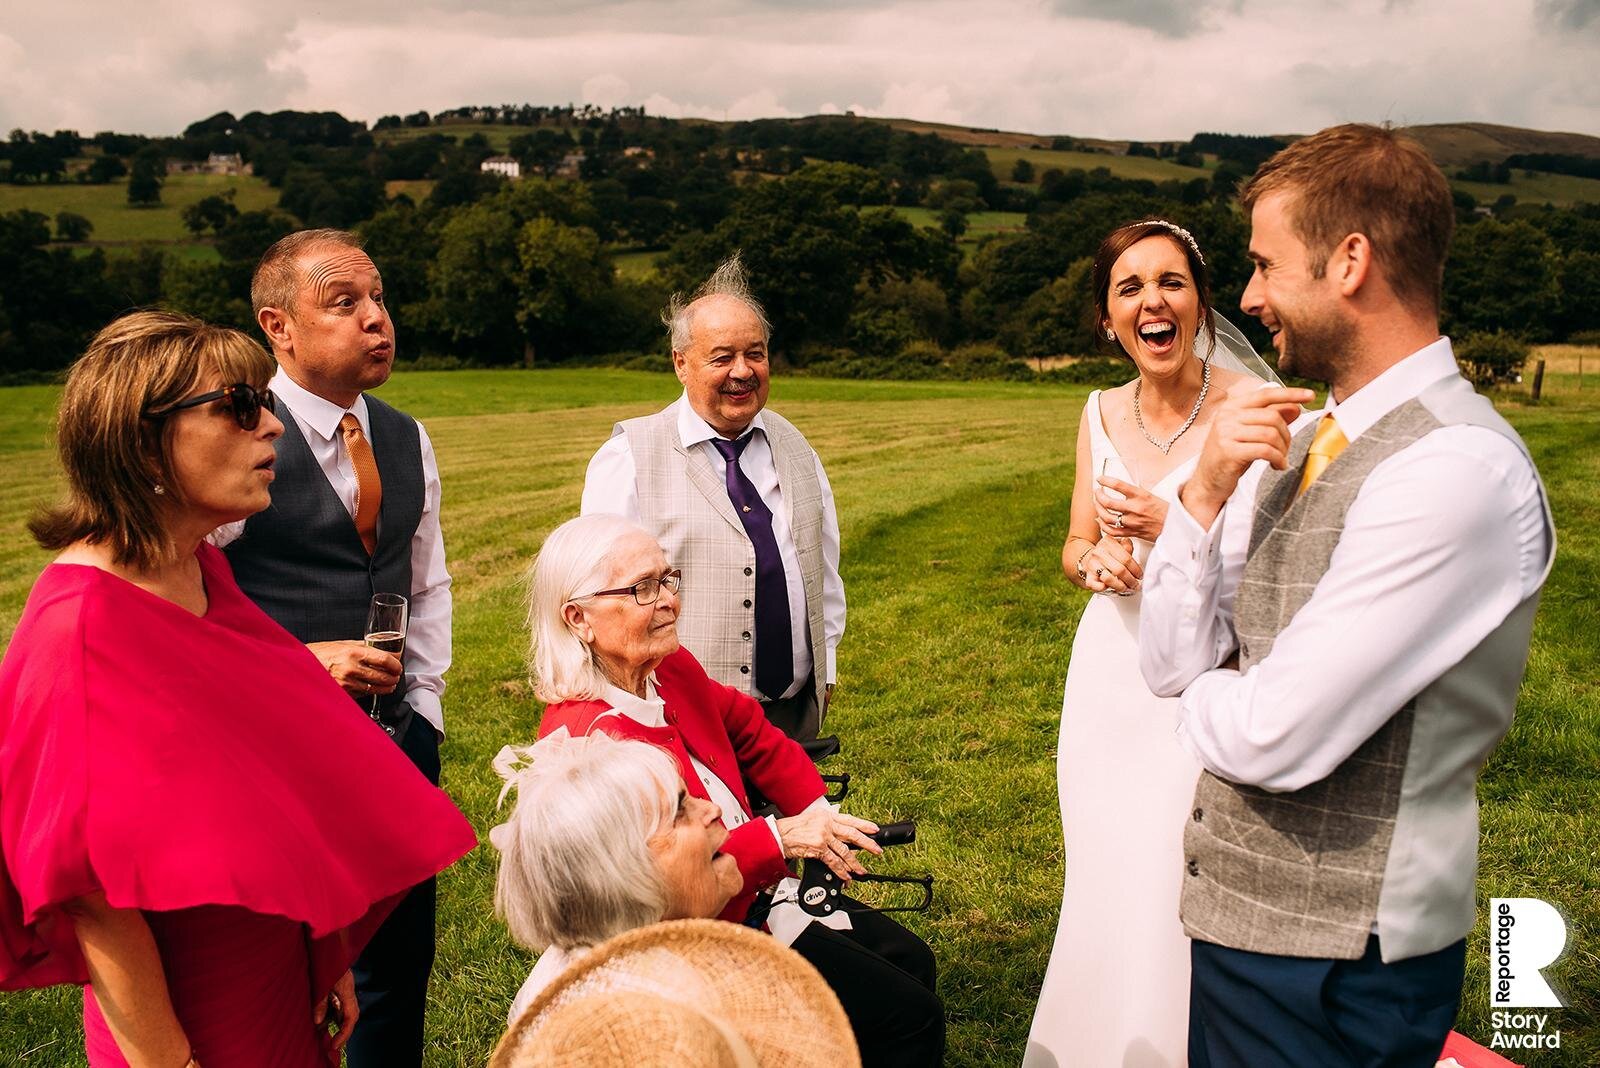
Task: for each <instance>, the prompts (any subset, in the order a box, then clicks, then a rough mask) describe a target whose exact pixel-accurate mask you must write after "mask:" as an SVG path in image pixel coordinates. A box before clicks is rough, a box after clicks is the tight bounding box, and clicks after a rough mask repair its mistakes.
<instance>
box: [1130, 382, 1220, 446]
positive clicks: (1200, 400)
mask: <svg viewBox="0 0 1600 1068" xmlns="http://www.w3.org/2000/svg"><path fill="white" fill-rule="evenodd" d="M1200 366H1202V367H1204V368H1205V370H1204V371H1203V372H1201V375H1202V377H1201V379H1200V396H1198V397H1196V398H1195V399H1194V409H1193V410H1192V411H1190V412H1189V418H1187V419H1185V420H1184V421H1183V425H1182V426H1180V427H1179V428H1178V432H1177V433H1176V434H1174V435H1172V436H1171V437H1170V438H1168V439H1167V440H1166V441H1165V442H1161V441H1157V440H1156V439H1155V438H1153V437H1151V436H1150V431H1148V430H1146V429H1145V428H1144V413H1142V412H1140V411H1139V391H1140V390H1141V389H1142V388H1143V387H1144V378H1143V377H1140V378H1138V379H1135V380H1134V383H1133V421H1134V422H1136V423H1138V424H1139V433H1141V434H1143V435H1144V440H1146V441H1148V442H1149V443H1150V444H1152V445H1154V446H1155V447H1156V448H1158V449H1160V450H1161V454H1162V455H1163V456H1165V455H1166V454H1167V453H1169V452H1171V451H1172V447H1173V446H1174V445H1176V444H1177V443H1178V439H1179V438H1181V437H1183V435H1184V434H1185V433H1187V432H1188V430H1189V428H1190V427H1192V426H1194V421H1195V420H1196V419H1198V418H1199V417H1200V409H1201V408H1202V407H1204V406H1205V403H1206V394H1207V393H1209V392H1210V391H1211V361H1209V360H1207V361H1205V362H1204V363H1202V364H1201V365H1200Z"/></svg>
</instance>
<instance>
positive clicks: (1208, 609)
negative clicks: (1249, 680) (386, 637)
mask: <svg viewBox="0 0 1600 1068" xmlns="http://www.w3.org/2000/svg"><path fill="white" fill-rule="evenodd" d="M1259 468H1260V465H1257V466H1256V467H1252V468H1251V469H1250V470H1249V471H1247V472H1246V473H1245V476H1244V478H1242V479H1240V480H1239V486H1238V488H1237V489H1236V490H1235V491H1234V494H1233V496H1232V497H1231V498H1229V500H1228V503H1227V505H1226V506H1225V507H1224V508H1223V509H1222V511H1221V512H1220V513H1218V515H1217V518H1216V519H1214V520H1213V521H1212V523H1211V527H1210V529H1206V528H1203V527H1201V526H1200V524H1199V523H1198V522H1196V520H1195V518H1194V516H1192V515H1190V514H1189V513H1188V511H1186V510H1185V509H1184V507H1183V504H1182V501H1181V499H1180V500H1179V501H1176V502H1174V503H1173V504H1172V506H1171V507H1170V508H1169V509H1168V510H1167V522H1166V526H1165V527H1163V528H1162V531H1161V536H1160V537H1158V538H1157V539H1156V544H1155V548H1154V549H1153V550H1152V551H1151V553H1150V558H1149V559H1148V560H1147V561H1146V562H1145V568H1144V598H1143V602H1142V604H1141V605H1140V609H1139V670H1140V672H1141V673H1142V674H1143V675H1144V680H1145V683H1146V684H1147V685H1148V686H1149V687H1150V690H1151V692H1152V693H1155V694H1156V695H1157V696H1159V697H1176V696H1177V695H1178V694H1180V693H1182V692H1183V691H1184V689H1185V688H1187V687H1188V686H1189V684H1190V683H1192V682H1193V681H1194V680H1195V679H1197V678H1199V677H1200V675H1201V674H1203V673H1204V672H1207V671H1210V670H1211V669H1213V668H1215V667H1216V666H1217V665H1218V664H1221V663H1222V662H1223V661H1225V660H1227V659H1228V657H1229V656H1231V655H1233V651H1234V649H1235V648H1236V647H1237V645H1238V640H1237V639H1236V638H1235V637H1234V632H1233V595H1234V592H1235V591H1236V590H1237V589H1238V587H1239V574H1240V572H1242V571H1243V570H1244V559H1245V553H1246V551H1247V550H1248V549H1249V547H1250V520H1251V510H1252V506H1253V504H1254V501H1255V496H1256V488H1257V486H1258V485H1259V484H1260V482H1261V470H1260V469H1259ZM1180 492H1181V491H1180Z"/></svg>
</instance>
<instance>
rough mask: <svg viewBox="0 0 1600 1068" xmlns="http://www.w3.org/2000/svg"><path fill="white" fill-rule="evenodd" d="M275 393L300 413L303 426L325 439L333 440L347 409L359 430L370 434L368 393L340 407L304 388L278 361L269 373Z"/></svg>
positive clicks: (369, 438) (368, 435) (298, 414)
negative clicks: (274, 370)
mask: <svg viewBox="0 0 1600 1068" xmlns="http://www.w3.org/2000/svg"><path fill="white" fill-rule="evenodd" d="M268 388H270V389H271V390H272V392H273V393H274V394H276V395H277V396H279V397H282V398H283V402H284V403H285V404H287V405H288V406H289V410H290V411H292V412H293V413H294V414H295V415H296V416H298V417H299V419H300V423H301V425H302V426H308V427H310V428H311V429H312V430H315V431H316V432H317V433H318V434H320V435H321V436H322V438H323V440H325V441H332V440H333V437H334V435H335V434H337V433H338V432H339V421H340V420H341V419H343V418H344V413H345V412H346V411H349V412H351V413H352V414H354V415H355V417H356V422H358V423H360V424H361V433H362V434H364V435H366V437H367V439H368V440H371V438H372V428H371V427H369V426H368V425H367V396H366V394H365V393H363V394H361V395H360V396H359V397H357V398H356V402H355V403H354V404H352V405H351V406H350V407H349V408H341V407H339V406H338V405H337V404H335V403H333V402H332V401H331V400H327V399H326V398H323V397H319V396H317V395H316V394H315V393H313V392H311V391H310V390H309V389H306V388H305V387H304V386H302V385H301V384H300V383H298V382H296V381H295V380H294V379H292V378H290V377H289V372H287V371H285V370H284V369H283V367H282V366H281V365H280V366H279V367H278V371H277V373H276V374H274V375H273V376H272V382H271V383H270V384H269V387H268Z"/></svg>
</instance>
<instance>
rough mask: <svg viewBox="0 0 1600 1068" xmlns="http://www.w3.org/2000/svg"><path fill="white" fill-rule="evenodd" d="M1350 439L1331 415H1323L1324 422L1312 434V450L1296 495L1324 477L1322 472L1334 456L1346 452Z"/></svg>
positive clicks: (1308, 454) (1307, 455) (1307, 457)
mask: <svg viewBox="0 0 1600 1068" xmlns="http://www.w3.org/2000/svg"><path fill="white" fill-rule="evenodd" d="M1349 444H1350V441H1349V439H1347V438H1346V437H1345V436H1344V431H1343V430H1340V429H1339V424H1338V422H1336V421H1335V420H1334V418H1333V416H1331V415H1325V416H1323V417H1322V422H1320V423H1318V424H1317V432H1316V433H1315V434H1313V435H1312V436H1311V451H1310V452H1308V453H1306V466H1305V468H1304V469H1303V470H1302V471H1301V474H1300V488H1299V489H1298V490H1296V491H1295V496H1296V497H1298V496H1300V494H1302V493H1304V492H1305V491H1306V487H1308V486H1310V485H1311V483H1313V482H1315V481H1316V480H1317V479H1319V478H1321V477H1322V472H1324V471H1326V470H1327V469H1328V465H1329V464H1331V463H1333V458H1334V457H1335V456H1338V455H1339V454H1340V453H1341V452H1344V449H1345V446H1346V445H1349Z"/></svg>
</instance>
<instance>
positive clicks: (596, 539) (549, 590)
mask: <svg viewBox="0 0 1600 1068" xmlns="http://www.w3.org/2000/svg"><path fill="white" fill-rule="evenodd" d="M631 534H642V535H644V536H645V537H647V538H650V539H651V540H652V541H654V540H655V539H654V537H653V536H652V535H651V534H650V532H649V531H647V530H645V529H644V528H643V527H641V526H639V525H638V524H636V523H632V522H630V521H629V520H627V519H624V518H623V517H622V516H620V515H611V514H607V513H599V514H595V515H581V516H578V517H577V518H576V519H569V520H567V521H566V522H565V523H562V524H561V525H560V526H559V527H557V528H556V529H555V530H552V531H551V532H550V536H549V537H547V538H545V539H544V544H543V545H542V546H540V547H539V554H538V555H537V556H535V557H534V558H533V564H532V566H530V567H529V568H528V601H527V606H528V638H529V642H530V644H529V648H528V663H529V665H530V666H531V667H532V669H533V688H534V692H535V693H536V694H537V695H538V696H539V699H540V700H541V701H588V700H592V699H594V698H596V697H598V696H600V691H601V689H602V688H603V687H604V686H605V685H606V676H605V673H604V672H602V671H601V670H600V665H599V664H597V663H596V662H595V659H594V654H593V652H591V650H590V649H589V647H588V646H587V645H585V644H584V643H583V642H582V640H580V639H579V638H578V636H577V635H576V634H574V633H572V628H571V627H569V626H567V621H566V619H564V618H563V617H562V614H561V610H562V608H564V607H565V606H566V604H567V602H568V601H576V600H580V599H581V598H583V597H585V596H587V595H588V594H591V593H593V592H595V591H596V590H598V589H601V588H602V587H603V586H605V584H606V583H607V582H609V581H610V579H611V551H612V550H613V549H615V548H616V545H617V542H619V541H621V540H622V539H624V538H626V537H628V536H629V535H631Z"/></svg>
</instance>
